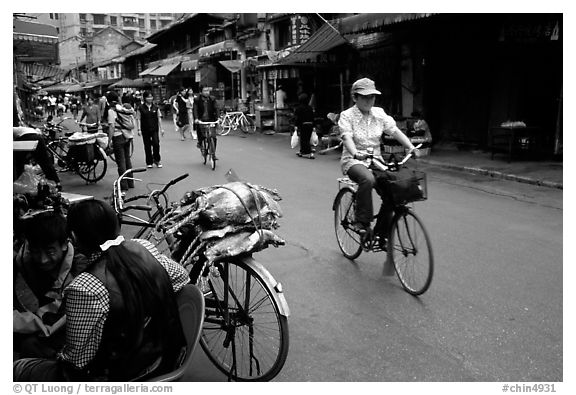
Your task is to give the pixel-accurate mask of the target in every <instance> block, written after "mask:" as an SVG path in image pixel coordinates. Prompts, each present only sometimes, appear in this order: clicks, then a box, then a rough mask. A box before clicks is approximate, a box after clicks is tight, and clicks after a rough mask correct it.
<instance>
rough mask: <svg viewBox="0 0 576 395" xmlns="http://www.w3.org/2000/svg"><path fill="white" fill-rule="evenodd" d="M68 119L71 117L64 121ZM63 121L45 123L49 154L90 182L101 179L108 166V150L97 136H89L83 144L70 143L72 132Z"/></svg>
mask: <svg viewBox="0 0 576 395" xmlns="http://www.w3.org/2000/svg"><path fill="white" fill-rule="evenodd" d="M66 119H71V118H65V119H63V120H62V121H64V120H66ZM62 121H61V122H59V123H57V124H52V123H48V124H45V125H44V128H43V133H44V136H45V137H46V147H47V148H48V152H49V154H50V155H51V156H52V158H53V160H55V161H56V163H57V164H58V166H59V167H60V168H61V169H63V170H71V171H73V172H75V173H77V174H78V175H79V176H80V177H81V178H82V179H83V180H85V181H86V182H88V183H95V182H98V181H100V180H101V179H102V178H103V177H104V176H105V175H106V170H107V168H108V161H107V155H106V152H105V151H104V150H103V149H102V148H101V147H100V146H99V145H98V143H97V142H96V137H95V136H94V137H92V138H87V139H86V141H84V143H83V144H79V145H72V144H70V136H71V133H67V132H66V130H65V129H64V128H63V127H62V126H61V123H62ZM77 125H78V126H80V127H86V128H90V127H93V126H94V125H95V124H86V123H81V122H78V123H77Z"/></svg>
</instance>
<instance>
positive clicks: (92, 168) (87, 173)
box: [76, 147, 108, 183]
mask: <svg viewBox="0 0 576 395" xmlns="http://www.w3.org/2000/svg"><path fill="white" fill-rule="evenodd" d="M94 150H95V152H94V159H93V160H91V161H87V162H80V163H78V167H77V168H76V172H77V173H78V175H79V176H80V177H81V178H82V179H83V180H85V181H87V182H90V183H94V182H98V181H100V180H101V179H102V178H103V177H104V175H106V170H107V169H108V162H107V161H106V158H105V157H104V155H102V153H101V152H100V148H98V147H94Z"/></svg>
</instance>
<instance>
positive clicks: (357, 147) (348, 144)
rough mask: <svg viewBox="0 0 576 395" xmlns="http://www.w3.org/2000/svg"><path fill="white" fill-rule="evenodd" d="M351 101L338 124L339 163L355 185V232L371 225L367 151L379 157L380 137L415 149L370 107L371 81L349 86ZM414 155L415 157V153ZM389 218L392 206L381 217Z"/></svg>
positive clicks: (381, 113)
mask: <svg viewBox="0 0 576 395" xmlns="http://www.w3.org/2000/svg"><path fill="white" fill-rule="evenodd" d="M351 94H352V99H353V100H354V103H355V104H354V105H353V106H352V107H350V108H349V109H347V110H345V111H342V113H341V114H340V119H339V121H338V128H339V129H340V136H341V138H342V142H343V150H342V157H341V159H340V164H341V166H342V172H343V173H344V175H347V176H348V177H349V178H350V179H351V180H352V181H354V182H356V183H357V184H358V191H357V193H356V218H355V222H354V227H355V228H356V229H357V230H358V231H359V232H366V230H367V229H369V227H370V223H371V222H372V218H373V217H374V214H373V206H372V188H373V187H374V186H375V185H376V178H375V176H374V174H373V173H372V171H370V170H369V169H368V164H367V163H366V162H365V159H366V158H367V150H368V149H369V148H372V149H373V150H374V152H373V153H374V156H380V155H381V153H380V143H381V139H382V134H383V133H386V134H387V135H389V136H392V137H394V138H395V139H396V140H397V141H398V142H400V144H402V145H403V146H404V147H406V148H408V149H410V150H415V148H414V145H412V143H411V142H410V139H408V137H406V135H405V134H404V133H402V131H400V129H398V127H397V126H396V122H395V121H394V119H393V118H392V117H391V116H389V115H387V114H386V112H384V109H382V108H380V107H374V102H375V100H376V95H380V91H378V90H376V87H375V84H374V81H372V80H371V79H369V78H361V79H359V80H358V81H356V82H354V84H353V85H352V91H351ZM414 153H415V155H416V156H419V153H418V150H415V152H414ZM391 215H392V207H390V208H389V210H388V213H386V215H385V216H384V218H387V219H389V218H390V217H391Z"/></svg>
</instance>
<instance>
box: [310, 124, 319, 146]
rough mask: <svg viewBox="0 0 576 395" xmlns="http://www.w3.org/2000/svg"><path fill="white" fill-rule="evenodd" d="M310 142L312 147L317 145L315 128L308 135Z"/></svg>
mask: <svg viewBox="0 0 576 395" xmlns="http://www.w3.org/2000/svg"><path fill="white" fill-rule="evenodd" d="M310 144H312V145H313V146H314V147H316V146H317V145H318V134H317V133H316V128H314V130H313V131H312V135H311V136H310Z"/></svg>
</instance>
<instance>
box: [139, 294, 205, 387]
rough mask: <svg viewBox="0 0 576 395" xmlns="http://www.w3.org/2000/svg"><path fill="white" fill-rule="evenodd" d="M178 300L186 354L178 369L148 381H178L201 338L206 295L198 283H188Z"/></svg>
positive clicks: (188, 364)
mask: <svg viewBox="0 0 576 395" xmlns="http://www.w3.org/2000/svg"><path fill="white" fill-rule="evenodd" d="M176 302H177V303H178V311H179V312H180V322H182V329H183V330H184V337H185V338H186V356H185V357H184V360H183V361H182V364H181V365H180V366H179V367H178V368H177V369H176V370H174V371H172V372H169V373H166V374H163V375H161V376H158V377H153V378H151V379H149V380H147V381H176V380H178V379H179V378H180V377H182V375H183V374H184V373H185V372H186V370H187V369H188V367H189V366H190V362H191V361H192V354H193V353H194V349H195V348H196V345H197V344H198V341H199V340H200V335H201V333H202V325H203V324H204V295H202V292H200V289H199V288H198V287H197V286H196V285H193V284H187V285H185V286H184V287H183V288H182V289H181V290H180V292H178V294H177V295H176Z"/></svg>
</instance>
